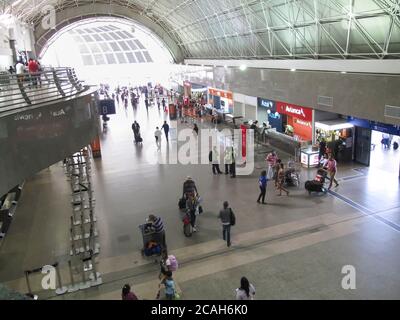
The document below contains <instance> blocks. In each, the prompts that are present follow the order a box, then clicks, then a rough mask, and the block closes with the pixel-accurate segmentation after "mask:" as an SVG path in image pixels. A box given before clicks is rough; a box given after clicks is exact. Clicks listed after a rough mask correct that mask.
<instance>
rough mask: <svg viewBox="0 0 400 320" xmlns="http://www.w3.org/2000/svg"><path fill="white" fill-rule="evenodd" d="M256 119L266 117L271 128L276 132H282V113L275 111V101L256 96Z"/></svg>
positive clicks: (262, 119)
mask: <svg viewBox="0 0 400 320" xmlns="http://www.w3.org/2000/svg"><path fill="white" fill-rule="evenodd" d="M257 104H258V120H261V121H264V119H268V122H269V124H270V125H271V127H272V128H275V129H276V131H278V132H283V125H282V115H281V114H279V113H278V112H276V104H275V101H272V100H269V99H263V98H257Z"/></svg>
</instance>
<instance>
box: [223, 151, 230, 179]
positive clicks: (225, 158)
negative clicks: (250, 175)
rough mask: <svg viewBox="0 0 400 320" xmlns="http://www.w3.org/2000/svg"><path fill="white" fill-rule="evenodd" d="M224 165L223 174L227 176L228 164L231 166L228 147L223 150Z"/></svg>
mask: <svg viewBox="0 0 400 320" xmlns="http://www.w3.org/2000/svg"><path fill="white" fill-rule="evenodd" d="M224 164H225V174H229V171H230V168H229V166H230V164H231V156H230V150H229V147H227V148H226V149H225V154H224Z"/></svg>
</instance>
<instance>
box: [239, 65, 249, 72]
mask: <svg viewBox="0 0 400 320" xmlns="http://www.w3.org/2000/svg"><path fill="white" fill-rule="evenodd" d="M239 69H240V70H242V71H245V70H246V69H247V66H246V65H245V64H242V65H241V66H240V67H239Z"/></svg>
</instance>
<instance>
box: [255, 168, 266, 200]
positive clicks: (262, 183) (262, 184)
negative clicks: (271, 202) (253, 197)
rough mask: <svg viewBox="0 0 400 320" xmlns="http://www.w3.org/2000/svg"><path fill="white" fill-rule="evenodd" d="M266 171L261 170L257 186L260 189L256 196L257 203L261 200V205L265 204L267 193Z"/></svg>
mask: <svg viewBox="0 0 400 320" xmlns="http://www.w3.org/2000/svg"><path fill="white" fill-rule="evenodd" d="M267 181H268V179H267V171H265V170H263V171H262V172H261V176H260V178H259V179H258V186H259V187H260V191H261V192H260V195H259V196H258V199H257V203H260V200H261V198H262V204H267V203H266V202H265V194H266V193H267Z"/></svg>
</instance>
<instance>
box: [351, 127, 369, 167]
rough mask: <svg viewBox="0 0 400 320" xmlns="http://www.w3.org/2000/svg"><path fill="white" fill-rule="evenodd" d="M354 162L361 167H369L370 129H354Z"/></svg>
mask: <svg viewBox="0 0 400 320" xmlns="http://www.w3.org/2000/svg"><path fill="white" fill-rule="evenodd" d="M354 149H355V150H354V152H355V154H354V160H355V161H356V162H359V163H361V164H363V165H366V166H369V165H370V157H371V129H366V128H361V127H356V133H355V148H354Z"/></svg>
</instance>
